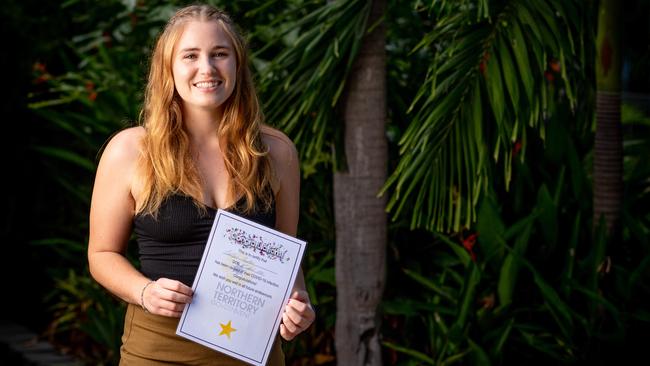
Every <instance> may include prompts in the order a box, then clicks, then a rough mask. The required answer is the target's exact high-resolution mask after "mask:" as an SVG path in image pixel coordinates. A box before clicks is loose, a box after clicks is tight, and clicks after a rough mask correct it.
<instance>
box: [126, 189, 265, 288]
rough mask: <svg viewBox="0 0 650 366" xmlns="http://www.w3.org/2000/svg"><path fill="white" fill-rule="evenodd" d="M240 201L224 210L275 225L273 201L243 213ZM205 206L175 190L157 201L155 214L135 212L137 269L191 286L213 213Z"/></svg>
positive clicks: (156, 277) (212, 209)
mask: <svg viewBox="0 0 650 366" xmlns="http://www.w3.org/2000/svg"><path fill="white" fill-rule="evenodd" d="M242 201H243V200H242ZM242 201H240V202H238V203H237V204H235V205H234V206H233V207H231V208H229V209H227V211H230V212H233V213H235V214H238V215H240V216H243V217H245V218H247V219H250V220H253V221H255V222H257V223H259V224H262V225H265V226H268V227H275V202H274V204H273V206H272V207H271V210H269V212H264V213H256V214H254V215H244V214H242V213H240V212H237V210H236V207H237V206H238V204H241V203H242ZM206 210H207V212H206V213H202V212H201V211H200V209H199V208H198V207H196V205H195V204H194V201H193V200H192V198H191V197H189V196H185V195H181V194H175V195H171V196H169V197H168V198H167V199H166V200H165V201H164V202H163V203H162V204H161V205H160V208H159V210H158V216H157V217H152V216H151V215H141V214H138V215H136V216H135V217H134V218H133V228H134V232H135V234H136V236H137V241H138V250H139V258H140V271H141V272H142V273H143V274H144V275H145V276H147V277H149V278H151V279H152V280H157V279H159V278H161V277H166V278H171V279H174V280H178V281H181V282H183V283H184V284H186V285H188V286H192V283H193V282H194V276H195V275H196V272H197V270H198V269H199V264H200V262H201V257H202V256H203V249H204V248H205V244H206V242H207V241H208V237H209V236H210V230H211V229H212V223H213V221H214V218H215V216H216V213H217V210H216V209H214V208H212V207H206Z"/></svg>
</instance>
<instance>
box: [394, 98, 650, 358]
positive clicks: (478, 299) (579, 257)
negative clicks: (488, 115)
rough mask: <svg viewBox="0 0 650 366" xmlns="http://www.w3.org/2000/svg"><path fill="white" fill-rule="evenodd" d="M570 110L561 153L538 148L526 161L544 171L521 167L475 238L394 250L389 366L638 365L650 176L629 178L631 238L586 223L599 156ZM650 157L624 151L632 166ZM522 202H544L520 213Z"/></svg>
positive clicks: (488, 199) (554, 121)
mask: <svg viewBox="0 0 650 366" xmlns="http://www.w3.org/2000/svg"><path fill="white" fill-rule="evenodd" d="M567 107H568V106H565V107H561V108H559V109H558V111H559V112H560V113H558V115H557V116H556V117H553V118H551V119H550V121H549V125H548V129H549V131H551V130H552V131H553V136H554V141H555V142H558V143H560V142H561V143H562V148H561V149H557V150H555V151H553V149H548V145H547V147H544V146H542V144H540V143H537V144H531V147H530V149H529V156H528V157H527V158H528V159H534V161H535V162H536V163H535V164H534V165H525V164H523V163H516V165H515V166H514V167H513V169H514V170H513V183H514V184H513V186H512V189H511V191H510V192H509V193H508V194H504V193H505V192H502V193H501V194H498V200H497V193H498V192H495V191H494V190H491V193H490V194H489V195H487V196H485V197H484V198H483V200H482V201H481V203H480V204H479V209H478V212H479V214H478V221H477V225H476V229H477V231H476V232H463V233H457V234H453V235H452V236H445V235H442V234H435V235H434V236H427V235H422V237H416V238H414V239H415V240H416V241H417V242H418V243H419V244H418V245H416V246H414V245H412V243H408V242H404V241H402V240H395V241H394V242H393V243H392V244H391V249H392V251H393V253H394V255H393V261H394V262H393V263H391V265H392V266H393V267H395V268H399V269H400V271H397V272H393V273H391V274H389V285H388V286H387V288H388V291H387V294H386V296H385V301H384V304H383V311H384V314H385V315H384V324H386V325H385V326H384V330H385V331H384V334H385V338H384V339H385V341H384V346H385V347H386V348H385V349H386V352H387V357H388V359H392V360H393V361H392V362H391V363H392V364H396V365H410V364H436V365H443V364H449V363H453V362H458V361H460V362H463V363H469V364H520V363H521V364H529V363H532V364H540V363H553V364H556V363H562V364H569V363H573V364H582V363H603V362H609V361H614V360H618V359H619V358H620V357H623V358H624V359H632V357H636V356H634V355H635V354H639V353H640V352H639V351H636V350H635V348H634V347H636V346H633V345H637V344H640V343H639V342H637V341H636V339H637V337H640V336H641V334H643V332H644V330H643V329H647V327H648V326H650V323H649V322H648V318H647V316H646V315H647V312H646V310H645V308H646V307H647V306H648V304H647V301H646V300H643V299H644V298H647V297H648V295H650V286H648V285H647V284H648V283H649V282H648V279H649V276H650V270H649V268H648V265H649V262H650V261H649V260H648V256H649V255H650V247H648V245H647V233H648V231H647V230H648V229H649V227H648V223H649V222H650V221H648V219H649V218H650V217H649V215H648V214H647V210H645V211H642V209H641V205H644V204H646V202H637V201H638V200H639V199H643V200H645V198H646V195H645V194H644V193H641V192H640V191H638V190H643V189H646V188H647V179H648V177H650V171H648V170H647V169H645V170H644V173H640V172H638V174H634V175H630V174H626V187H627V188H626V191H627V192H629V193H630V194H629V195H628V196H627V197H628V199H627V200H626V210H625V212H626V213H625V214H624V220H623V221H624V227H625V229H624V233H625V235H624V238H623V241H610V240H608V238H606V236H605V232H604V225H603V223H602V222H601V223H598V222H597V223H591V222H589V220H588V218H590V217H591V207H590V202H591V201H590V200H587V203H586V204H585V202H584V197H585V196H587V197H590V196H591V187H590V184H589V180H588V179H587V163H588V161H589V160H588V157H589V156H590V154H591V152H590V150H584V151H581V149H580V148H579V145H580V144H581V142H580V138H576V137H575V132H574V131H573V130H572V129H571V128H570V127H568V126H570V124H568V123H565V118H566V116H568V113H566V112H562V109H565V108H567ZM592 137H593V136H586V137H585V140H591V138H592ZM648 137H650V135H648V134H647V133H645V134H643V135H641V136H639V135H638V134H637V135H634V136H632V135H628V136H626V141H635V140H637V139H640V140H644V141H647V138H648ZM646 145H647V144H646ZM626 146H627V145H626ZM646 149H647V147H645V148H643V149H640V150H637V149H626V158H625V159H626V161H636V159H637V158H638V157H641V156H645V155H644V154H646V153H647V151H648V150H646ZM637 154H641V155H637ZM576 155H578V156H581V158H580V159H579V161H580V163H579V164H577V165H576V164H574V162H573V158H572V157H575V156H576ZM644 165H646V164H644ZM629 167H630V168H632V169H631V170H628V168H627V167H626V172H630V171H634V170H635V168H636V167H637V166H636V165H634V164H630V165H629ZM571 180H572V181H574V182H577V183H576V184H575V185H571V184H568V183H569V181H571ZM521 182H530V184H521ZM504 184H505V183H501V185H496V187H497V188H499V187H500V188H501V189H503V190H505V187H504ZM632 187H635V188H632ZM642 187H643V188H642ZM520 196H523V197H535V196H536V199H532V200H527V201H525V202H524V203H523V204H522V203H520V204H514V201H516V200H518V198H517V197H520ZM637 203H638V204H637ZM644 207H646V206H644ZM631 211H633V212H635V214H630V212H631ZM634 215H636V216H634ZM592 228H595V229H592ZM402 230H404V229H402ZM471 234H473V235H476V236H473V235H471ZM410 235H411V236H412V235H413V234H410ZM474 239H476V242H474ZM639 240H641V241H639ZM472 257H474V258H476V259H475V261H473V260H472ZM415 258H427V259H426V260H417V259H415ZM391 283H400V286H391ZM468 296H469V297H470V298H469V299H468ZM402 334H410V335H412V336H410V337H408V339H404V337H402V336H401V335H402ZM621 355H622V356H621Z"/></svg>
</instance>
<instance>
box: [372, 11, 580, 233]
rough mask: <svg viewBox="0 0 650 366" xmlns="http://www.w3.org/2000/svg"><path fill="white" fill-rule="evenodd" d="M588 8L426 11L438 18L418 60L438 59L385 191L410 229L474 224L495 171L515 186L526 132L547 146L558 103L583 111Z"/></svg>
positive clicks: (422, 43)
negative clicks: (499, 169) (500, 171)
mask: <svg viewBox="0 0 650 366" xmlns="http://www.w3.org/2000/svg"><path fill="white" fill-rule="evenodd" d="M586 7H587V5H586V4H582V3H577V2H565V1H550V2H542V1H526V2H524V1H514V0H513V1H506V2H501V1H499V2H497V1H481V2H479V4H478V5H476V4H474V3H473V2H468V1H458V2H444V1H434V2H432V4H431V5H430V7H429V8H428V9H427V8H426V7H422V8H421V11H422V12H425V11H428V13H427V15H426V16H427V17H433V16H434V15H435V17H433V18H431V20H430V21H431V22H432V23H433V24H434V26H433V30H432V31H430V32H429V33H427V34H425V35H424V36H423V37H422V40H421V41H420V43H419V44H418V45H417V46H416V47H415V48H414V49H413V50H412V52H413V53H416V52H427V53H428V54H431V55H432V56H431V62H430V63H429V68H428V71H427V74H426V78H425V80H424V82H422V83H421V85H420V87H419V90H418V92H417V95H416V96H415V98H414V99H413V101H412V102H411V105H410V107H409V110H408V111H409V113H410V114H411V121H410V123H409V125H408V127H407V128H406V129H405V131H404V133H403V135H402V136H401V138H400V140H399V145H400V161H399V164H398V165H397V167H396V168H395V170H394V171H393V173H392V175H391V177H390V178H389V179H388V182H387V183H386V186H385V188H384V191H383V192H388V191H389V190H390V192H391V198H390V201H389V203H388V209H389V210H391V211H392V212H393V215H394V217H401V216H406V217H407V218H409V219H410V227H411V228H416V227H421V228H426V229H429V230H440V231H454V232H458V231H459V230H461V229H463V228H469V227H470V225H471V224H472V223H473V222H474V221H475V220H476V212H475V207H476V205H477V204H478V202H479V199H480V197H481V195H482V194H483V193H484V192H485V191H486V189H487V188H488V186H489V184H488V182H490V181H491V180H492V179H493V178H492V177H491V172H492V171H493V170H494V166H495V165H496V164H499V165H501V166H502V169H503V176H504V179H505V183H506V187H509V183H510V180H511V177H512V164H513V156H514V155H515V154H517V153H518V152H519V151H520V150H521V154H518V156H519V157H520V158H521V159H523V158H524V156H525V150H526V146H527V140H528V138H527V135H526V132H527V131H536V132H537V133H538V134H539V135H540V136H541V137H542V138H544V137H545V135H546V132H545V131H546V121H547V120H548V119H549V118H550V117H551V116H553V115H554V113H555V108H556V107H555V104H556V99H558V98H560V99H566V100H567V101H568V103H569V104H570V106H571V108H573V109H575V108H576V107H577V104H578V100H577V95H579V94H578V91H579V88H580V86H579V83H581V82H583V81H584V80H585V79H586V78H587V77H588V74H587V72H588V70H587V69H586V68H585V67H584V66H583V65H585V62H584V57H585V55H586V54H587V55H588V54H590V51H589V50H588V49H587V50H585V49H584V48H589V47H592V43H590V41H589V39H590V38H589V36H590V32H591V30H590V28H589V27H590V25H591V24H590V23H589V22H587V21H586V19H585V15H583V14H585V13H588V12H586V11H585V8H586ZM576 117H577V118H578V122H579V123H582V124H585V123H587V122H590V121H591V119H590V118H588V117H589V116H588V115H583V116H580V115H577V116H576ZM527 126H528V127H530V128H527ZM490 156H491V157H492V159H490ZM407 208H408V209H407Z"/></svg>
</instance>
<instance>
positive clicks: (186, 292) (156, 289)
mask: <svg viewBox="0 0 650 366" xmlns="http://www.w3.org/2000/svg"><path fill="white" fill-rule="evenodd" d="M143 295H144V296H143V299H144V300H145V307H146V308H147V310H148V311H149V312H151V313H153V314H158V315H163V316H170V317H175V318H179V317H180V316H181V313H182V311H183V309H184V308H185V304H187V303H189V302H191V301H192V289H191V288H190V287H189V286H187V285H185V284H183V283H182V282H179V281H176V280H171V279H168V278H160V279H158V280H157V281H155V282H153V283H152V284H151V285H149V286H147V288H146V289H145V294H143Z"/></svg>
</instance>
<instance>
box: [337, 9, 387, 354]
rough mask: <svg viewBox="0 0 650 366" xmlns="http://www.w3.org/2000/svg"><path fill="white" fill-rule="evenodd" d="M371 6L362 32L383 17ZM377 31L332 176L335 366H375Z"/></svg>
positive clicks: (383, 160)
mask: <svg viewBox="0 0 650 366" xmlns="http://www.w3.org/2000/svg"><path fill="white" fill-rule="evenodd" d="M385 7H386V2H385V0H375V1H374V2H373V5H372V10H371V14H370V19H369V20H368V25H369V26H370V25H372V24H374V23H375V22H376V21H377V20H378V19H379V18H380V17H381V16H382V15H383V13H384V11H385ZM385 32H386V31H385V27H384V25H383V23H382V24H381V25H379V26H377V27H376V28H375V29H374V30H373V32H372V33H371V34H369V35H368V36H366V38H365V39H364V41H363V45H362V47H361V49H360V51H359V55H358V58H357V60H356V63H355V65H354V68H353V70H352V72H351V74H350V78H349V80H348V86H347V88H348V89H347V93H346V95H347V97H346V100H345V111H344V118H345V140H344V141H345V155H346V158H347V171H343V172H337V173H335V174H334V208H335V219H336V286H337V311H336V312H337V318H336V341H335V342H336V357H337V363H338V364H339V365H345V366H348V365H381V363H382V360H381V347H380V343H379V318H378V316H377V306H378V305H379V302H380V301H381V297H382V293H383V289H384V277H385V252H386V213H385V205H386V203H385V199H384V198H377V193H378V192H379V190H380V188H381V187H382V185H383V184H384V182H385V180H386V170H387V167H386V164H387V159H388V151H387V143H386V138H385V133H384V126H385V121H386V55H385Z"/></svg>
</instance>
